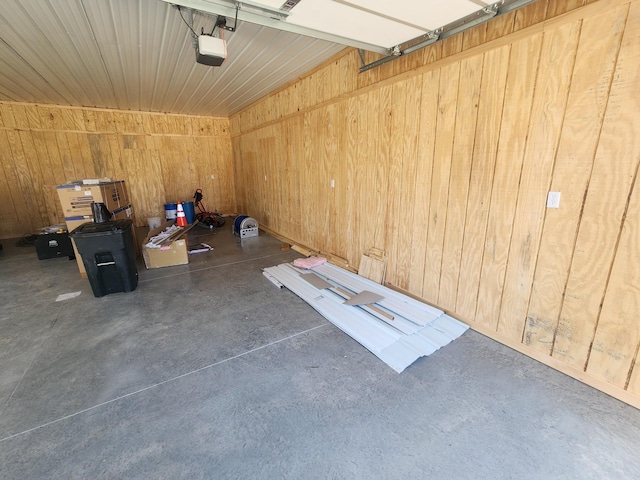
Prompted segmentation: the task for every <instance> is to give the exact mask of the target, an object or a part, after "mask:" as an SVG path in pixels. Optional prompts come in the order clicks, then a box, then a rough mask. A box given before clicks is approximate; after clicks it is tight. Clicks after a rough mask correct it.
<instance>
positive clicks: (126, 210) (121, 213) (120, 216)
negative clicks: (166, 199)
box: [64, 205, 139, 278]
mask: <svg viewBox="0 0 640 480" xmlns="http://www.w3.org/2000/svg"><path fill="white" fill-rule="evenodd" d="M132 214H133V210H132V209H131V205H127V206H126V207H121V208H118V209H116V210H115V211H113V212H111V215H112V217H111V220H124V219H127V218H131V215H132ZM64 220H65V222H66V223H67V231H68V232H69V233H71V232H73V231H74V230H75V229H76V228H78V227H79V226H80V225H82V224H83V223H87V222H93V216H92V215H76V216H74V217H66V218H65V219H64ZM135 232H136V231H135V229H134V230H133V235H134V236H133V239H134V241H135V238H136V237H135ZM71 245H73V251H74V253H75V255H76V262H77V263H78V270H80V276H81V277H82V278H87V271H86V269H85V268H84V263H83V262H82V257H80V254H79V253H78V249H77V248H76V243H75V242H74V241H73V238H72V239H71ZM136 246H137V242H136ZM136 251H137V249H136ZM138 254H139V253H138Z"/></svg>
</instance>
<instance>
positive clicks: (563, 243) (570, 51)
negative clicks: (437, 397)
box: [231, 0, 640, 405]
mask: <svg viewBox="0 0 640 480" xmlns="http://www.w3.org/2000/svg"><path fill="white" fill-rule="evenodd" d="M561 3H562V2H559V1H558V0H548V1H547V0H539V1H538V2H535V3H534V4H531V5H529V6H527V7H525V8H524V9H521V10H518V11H517V12H515V13H514V14H510V15H508V16H505V17H503V18H502V19H499V20H500V21H499V22H493V23H489V24H487V25H486V26H485V28H480V29H477V30H476V31H475V32H469V33H468V34H467V35H466V36H465V35H458V36H456V37H452V38H450V39H447V40H446V41H445V42H442V43H439V44H437V45H435V46H434V47H431V48H429V49H427V50H425V51H424V53H423V54H421V55H415V54H414V58H411V59H400V60H398V61H396V62H391V64H387V65H385V66H384V67H383V68H380V69H375V70H372V71H369V72H366V73H365V74H362V75H360V76H358V78H357V84H354V85H353V89H354V90H351V91H350V92H351V93H350V94H347V95H345V93H348V91H346V90H345V87H344V83H343V82H344V78H342V77H341V76H340V75H337V74H336V73H337V72H336V70H338V69H340V68H343V66H342V60H340V61H337V62H333V63H331V64H330V65H327V66H326V67H323V69H322V71H320V70H319V71H316V72H313V73H312V74H311V75H309V76H308V77H305V78H304V79H303V80H302V81H301V82H300V83H299V84H298V90H297V91H295V96H296V97H298V99H299V102H300V103H299V104H300V105H303V106H304V107H303V110H302V111H301V112H300V113H296V112H293V113H292V116H289V117H287V116H284V117H282V120H281V121H279V122H278V123H275V124H273V123H269V124H268V125H264V124H260V123H257V122H259V121H260V120H257V119H264V118H266V117H268V116H269V115H267V114H265V113H264V112H261V111H260V110H261V109H263V108H267V107H265V105H263V104H262V103H259V104H256V106H255V108H254V107H252V108H251V109H249V110H247V111H245V112H242V113H241V114H239V115H237V116H235V117H234V118H233V119H232V120H231V122H232V128H233V130H234V132H242V133H240V135H241V136H240V137H239V138H238V139H237V140H236V141H234V148H236V149H239V150H240V151H239V152H238V151H237V150H236V152H235V153H236V162H240V163H241V164H240V165H238V164H237V165H236V172H240V174H241V175H242V181H243V182H246V184H243V185H242V186H241V187H240V186H239V187H238V198H239V199H240V198H242V202H244V203H243V206H244V208H246V209H247V213H249V214H251V215H254V214H255V215H266V212H274V211H277V212H278V213H277V215H278V216H279V217H280V218H278V219H273V218H269V221H270V222H273V224H274V225H278V226H279V228H282V229H283V231H284V230H286V229H287V228H288V227H285V225H287V223H286V222H287V221H286V220H284V219H283V218H284V217H287V218H297V216H296V214H297V212H296V210H295V209H296V208H297V207H296V206H295V205H293V206H290V205H289V204H290V203H292V204H293V203H294V202H286V201H285V199H288V198H291V197H289V196H286V195H284V196H283V195H282V193H281V192H276V191H275V190H274V189H278V190H280V191H284V190H285V189H286V188H288V187H287V182H286V181H285V180H284V178H283V175H284V171H285V169H284V168H283V160H281V159H282V158H286V159H287V160H286V161H287V162H291V165H294V164H295V165H297V166H298V168H300V172H299V178H300V180H299V184H298V191H297V193H296V195H297V196H298V197H297V198H298V201H299V202H300V205H301V207H300V208H301V210H302V212H303V215H302V218H301V220H300V222H299V224H300V228H299V230H298V233H297V234H296V233H292V234H291V238H292V240H293V241H296V242H300V243H302V244H305V245H306V246H309V247H311V248H315V249H318V250H326V251H327V252H328V253H332V254H342V252H345V253H344V255H345V257H346V259H347V261H348V262H349V263H350V264H351V265H357V263H358V261H359V258H360V255H361V254H362V253H363V252H364V251H365V250H366V249H367V248H370V247H374V246H375V247H378V248H382V249H384V250H386V252H387V255H388V260H389V262H388V279H389V281H390V283H392V284H393V285H396V286H400V287H402V288H406V289H408V290H409V292H411V293H413V294H416V295H419V296H421V297H422V298H424V299H425V300H426V301H429V302H431V303H434V304H436V305H438V306H440V307H444V308H447V309H448V310H450V311H451V313H452V314H454V315H456V316H458V317H459V318H461V319H462V320H464V321H467V322H469V323H470V324H471V325H472V326H475V327H476V328H478V329H479V330H481V331H483V332H485V333H487V332H488V333H489V334H490V335H493V336H494V337H495V338H496V339H498V340H503V341H505V342H507V343H508V344H509V345H511V346H515V347H516V348H518V349H520V350H522V351H524V352H526V353H531V354H533V355H534V356H536V358H539V359H543V361H544V359H545V358H549V361H548V363H549V364H550V365H553V366H554V367H556V368H559V369H561V370H563V371H566V372H567V373H569V374H571V375H574V376H575V377H577V378H580V379H581V380H583V381H586V382H588V383H591V384H593V385H599V386H602V385H603V384H602V383H598V382H601V381H602V380H604V381H605V382H608V383H607V385H608V386H609V387H610V388H609V387H607V388H605V390H606V391H608V392H610V393H611V392H613V393H614V394H616V395H620V397H621V398H625V399H627V400H629V398H630V397H629V396H627V395H628V394H632V395H636V396H638V395H639V394H640V369H639V368H635V366H636V364H638V362H640V360H639V359H638V349H639V345H640V332H639V331H638V329H637V320H636V319H635V318H634V317H635V313H636V312H637V310H638V308H639V307H638V306H639V305H640V291H639V290H638V288H637V285H638V283H640V271H638V269H639V268H640V267H638V265H640V259H638V258H637V256H638V250H639V249H640V245H638V238H639V236H640V232H638V229H640V226H639V225H638V222H637V218H638V214H639V213H640V212H639V210H640V198H639V195H640V193H638V192H639V191H640V190H639V189H638V181H637V170H638V163H639V162H640V151H639V149H640V146H639V144H638V135H637V132H638V131H640V125H638V122H639V121H640V113H638V112H640V105H638V98H639V97H638V96H637V91H638V89H639V85H638V83H639V82H640V80H639V79H638V69H637V65H638V63H640V62H639V60H640V59H639V58H638V55H639V54H638V42H637V41H634V40H632V39H637V32H638V31H639V30H640V25H638V21H637V15H638V14H637V12H638V8H639V7H638V5H640V2H639V1H638V0H632V1H631V2H630V3H628V4H618V8H615V9H605V8H603V7H599V8H590V7H585V8H584V9H581V10H578V12H584V15H583V16H582V18H581V16H580V14H578V13H576V12H574V13H572V14H570V15H561V14H562V13H564V12H567V11H569V10H571V9H575V8H577V7H579V5H581V4H582V0H580V1H575V2H573V1H572V2H569V3H565V4H563V5H561ZM627 6H630V8H631V12H633V13H631V14H629V16H628V18H627ZM596 15H599V16H596ZM549 17H557V18H555V19H554V20H553V21H551V22H548V23H545V24H544V25H542V26H539V27H535V28H532V29H530V30H529V31H527V30H524V29H526V28H527V27H529V26H531V25H535V24H536V23H539V22H541V21H543V20H544V19H545V18H549ZM511 28H513V30H514V31H517V32H518V33H517V34H515V35H514V36H513V37H512V38H513V40H512V41H508V37H507V40H506V41H505V39H503V38H500V39H499V40H497V41H496V42H495V44H491V43H486V42H487V41H489V39H492V38H497V37H499V36H500V35H501V34H504V33H505V32H508V31H509V30H510V29H511ZM622 35H624V37H623V36H622ZM622 38H624V41H621V39H622ZM480 45H486V47H484V48H483V47H479V46H480ZM620 45H621V46H620ZM471 46H475V48H473V49H472V50H469V48H470V47H471ZM619 46H620V47H619ZM618 49H620V50H619V55H618ZM452 55H455V56H453V57H452ZM367 57H368V61H372V60H374V57H375V56H373V55H369V54H367ZM342 58H345V57H342ZM354 58H356V60H357V57H354ZM416 58H421V59H422V61H423V63H424V65H423V66H419V63H416V62H417V61H416ZM440 58H441V59H440ZM412 68H416V70H415V71H410V69H412ZM332 69H333V71H332ZM396 75H399V76H398V77H397V80H395V81H394V80H393V78H392V77H393V76H396ZM319 82H320V83H322V82H328V84H327V83H325V84H324V85H319ZM377 82H381V83H380V84H377ZM359 89H360V90H359ZM292 92H293V90H292ZM285 97H291V95H288V96H287V95H286V94H283V95H281V96H280V98H285ZM274 98H278V97H274ZM319 102H325V103H322V104H319ZM268 108H269V109H271V110H270V111H271V112H274V111H276V110H278V111H282V109H281V107H276V106H275V105H271V106H269V107H268ZM343 117H346V118H343ZM264 121H265V122H266V120H264ZM238 123H239V124H240V125H239V126H238V125H237V124H238ZM278 127H279V129H278ZM342 131H344V132H345V135H344V136H343V135H341V133H340V132H342ZM278 136H286V137H287V140H286V141H284V140H283V139H282V138H280V139H278V138H277V137H278ZM267 139H269V140H268V141H267ZM261 142H262V143H261ZM236 145H237V147H235V146H236ZM264 149H274V150H275V151H273V152H265V151H263V150H264ZM262 158H266V159H268V162H267V164H266V165H267V166H266V167H265V164H264V163H262V162H261V161H259V160H258V159H262ZM336 160H337V161H336ZM341 161H343V162H344V168H343V169H342V170H340V163H341ZM265 174H266V175H268V176H269V175H271V176H273V175H275V176H277V177H278V181H275V182H273V183H271V182H267V184H266V185H265V182H264V181H263V175H265ZM333 177H335V178H336V189H335V190H332V189H328V188H326V185H325V184H326V182H328V181H330V179H331V178H333ZM256 179H257V180H256ZM312 181H313V182H316V184H313V183H312ZM343 183H344V185H345V189H344V191H343V190H342V185H343ZM320 185H322V186H320ZM549 189H553V190H558V191H561V192H562V201H561V205H560V208H559V209H557V210H548V209H546V196H547V192H548V191H549ZM247 190H250V191H247ZM342 198H343V199H344V200H341V199H342ZM273 202H275V203H278V205H269V203H273ZM343 202H344V204H345V206H344V208H342V207H341V203H343ZM311 205H313V206H314V207H311ZM323 209H328V211H329V212H331V214H332V215H336V216H338V217H340V216H342V217H344V218H343V219H342V220H343V221H342V222H341V221H334V220H333V218H331V217H329V218H327V217H326V216H325V215H324V213H323V212H321V213H319V214H316V215H315V216H314V215H313V212H317V211H319V210H323ZM269 215H271V216H272V213H269ZM258 220H259V221H262V218H258ZM445 227H446V228H445ZM286 231H291V232H295V229H294V228H291V230H286ZM343 239H344V240H343ZM343 241H344V245H345V246H344V247H342V243H341V242H343ZM565 284H566V287H565ZM600 305H602V307H600ZM600 308H602V312H601V311H600ZM556 324H557V328H556ZM491 332H494V333H493V334H492V333H491ZM592 345H593V348H591V346H592ZM548 355H552V356H553V358H551V357H548ZM587 360H588V365H587ZM585 368H586V372H585V371H584V370H585ZM624 389H627V392H625V391H624ZM620 392H624V395H621V393H620ZM633 398H636V397H633ZM634 401H635V400H634ZM637 404H638V405H640V397H638V400H637Z"/></svg>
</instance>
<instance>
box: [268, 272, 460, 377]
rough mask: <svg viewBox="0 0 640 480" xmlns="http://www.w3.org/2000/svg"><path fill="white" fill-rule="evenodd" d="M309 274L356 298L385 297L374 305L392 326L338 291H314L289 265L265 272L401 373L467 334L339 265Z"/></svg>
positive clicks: (428, 308)
mask: <svg viewBox="0 0 640 480" xmlns="http://www.w3.org/2000/svg"><path fill="white" fill-rule="evenodd" d="M308 271H309V270H307V271H306V272H308ZM311 271H312V272H314V274H316V275H320V276H321V277H323V278H325V279H326V280H327V281H328V282H329V283H330V284H332V285H334V286H336V287H341V288H343V289H345V290H348V291H349V292H351V293H352V294H358V293H360V292H362V291H363V290H367V291H371V292H374V293H376V294H377V295H379V296H381V297H383V298H382V299H380V300H378V301H376V302H375V306H376V307H382V308H383V309H384V311H386V312H389V313H391V314H392V315H393V321H382V320H381V319H380V318H377V317H376V316H374V315H371V314H370V313H369V312H367V311H366V310H364V309H362V308H359V307H358V306H351V305H347V304H345V303H344V298H343V297H341V296H339V295H336V294H335V292H334V291H333V290H335V289H332V288H317V287H315V286H313V285H312V284H311V283H309V282H308V281H306V280H305V279H303V278H302V275H301V274H302V273H303V271H301V270H299V269H296V268H295V267H293V266H291V265H290V264H281V265H278V266H275V267H269V268H265V269H264V272H266V273H267V274H269V275H270V276H272V277H274V278H275V279H276V280H277V281H278V282H280V283H282V284H283V285H284V286H285V287H287V288H288V289H289V290H291V291H292V292H293V293H295V294H296V295H298V296H299V297H300V298H302V299H303V300H305V301H306V302H307V303H309V305H311V307H313V308H314V309H315V310H316V311H318V312H319V313H320V314H322V315H323V316H324V317H325V318H326V319H327V320H329V321H330V322H331V323H333V324H334V325H335V326H337V327H338V328H340V329H341V330H342V331H343V332H345V333H346V334H348V335H350V336H351V337H352V338H353V339H354V340H357V341H358V342H359V343H361V344H362V345H363V346H364V347H366V348H367V349H368V350H369V351H371V352H372V353H373V354H374V355H376V356H377V357H378V358H380V359H381V360H382V361H383V362H385V363H386V364H387V365H389V366H390V367H391V368H393V369H394V370H395V371H396V372H398V373H400V372H402V371H403V370H404V369H405V368H407V367H408V366H409V365H411V364H412V363H413V362H415V361H416V360H417V359H418V358H420V357H423V356H426V355H430V354H432V353H433V352H435V351H436V350H438V349H439V348H441V347H444V346H445V345H447V344H448V343H450V342H452V341H453V340H455V339H456V338H458V337H459V336H460V335H462V334H463V333H464V332H465V331H466V330H467V329H468V328H469V327H468V326H467V325H465V324H464V323H462V322H460V321H458V320H456V319H455V318H452V317H450V316H448V315H446V314H445V313H444V312H443V311H442V310H438V309H437V308H433V307H431V306H429V305H426V304H424V303H422V302H418V301H417V300H414V299H412V298H410V297H407V296H406V295H402V294H401V293H398V292H395V291H393V290H391V289H389V288H387V287H384V286H381V285H379V284H377V283H375V282H370V281H369V280H367V279H364V278H362V277H359V276H358V275H354V274H351V273H350V272H348V271H346V270H344V269H341V268H340V267H336V266H335V265H330V264H328V263H326V264H324V265H321V266H318V267H315V268H313V269H311ZM393 324H395V325H393Z"/></svg>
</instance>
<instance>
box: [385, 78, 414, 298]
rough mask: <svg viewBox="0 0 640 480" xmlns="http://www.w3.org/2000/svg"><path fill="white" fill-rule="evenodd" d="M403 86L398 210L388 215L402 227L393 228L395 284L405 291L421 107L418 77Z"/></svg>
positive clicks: (412, 249) (408, 264) (407, 281)
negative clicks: (394, 233) (403, 107)
mask: <svg viewBox="0 0 640 480" xmlns="http://www.w3.org/2000/svg"><path fill="white" fill-rule="evenodd" d="M406 85H407V89H406V94H405V99H404V101H405V114H404V122H403V124H402V130H401V131H402V132H405V135H403V138H402V144H403V150H402V169H401V171H400V175H401V178H402V182H401V188H400V198H399V205H398V206H399V210H398V212H397V215H396V216H394V217H391V218H395V219H396V220H397V222H398V224H399V225H403V226H404V227H403V228H402V229H396V230H395V232H396V236H395V245H396V246H397V249H396V256H395V262H396V265H397V268H396V272H397V275H396V277H395V282H396V283H395V285H397V286H398V287H400V288H403V289H405V290H407V289H408V288H409V277H410V273H411V263H412V262H413V258H412V253H413V251H414V248H413V247H414V246H413V244H412V236H413V235H412V228H413V220H414V210H415V209H416V208H421V206H420V205H418V204H417V202H415V201H414V200H415V190H416V187H415V186H416V173H417V168H418V167H417V162H418V135H419V132H420V130H419V129H418V128H416V125H419V124H420V111H421V109H422V77H421V76H416V77H413V78H411V79H409V80H407V82H406ZM392 278H393V277H392Z"/></svg>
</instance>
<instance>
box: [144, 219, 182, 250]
mask: <svg viewBox="0 0 640 480" xmlns="http://www.w3.org/2000/svg"><path fill="white" fill-rule="evenodd" d="M182 230H183V229H182V227H179V226H177V225H171V226H170V227H167V228H165V230H164V231H162V232H160V233H158V234H157V235H155V236H153V237H151V238H149V243H147V244H146V245H145V247H147V248H161V247H162V245H163V244H165V243H168V242H169V240H170V239H173V238H174V237H176V236H178V234H179V232H181V231H182Z"/></svg>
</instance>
